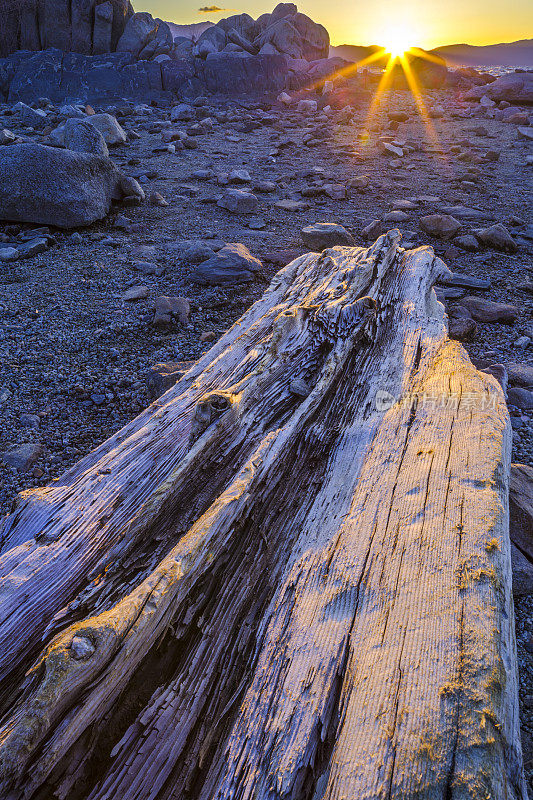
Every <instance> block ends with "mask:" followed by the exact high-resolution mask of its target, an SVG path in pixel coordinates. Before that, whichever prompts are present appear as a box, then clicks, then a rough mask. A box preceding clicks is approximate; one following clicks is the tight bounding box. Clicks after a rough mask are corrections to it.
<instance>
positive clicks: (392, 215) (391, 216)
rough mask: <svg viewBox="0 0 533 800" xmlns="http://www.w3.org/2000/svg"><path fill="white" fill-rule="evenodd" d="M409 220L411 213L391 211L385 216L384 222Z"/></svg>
mask: <svg viewBox="0 0 533 800" xmlns="http://www.w3.org/2000/svg"><path fill="white" fill-rule="evenodd" d="M408 220H409V214H406V213H405V211H389V212H388V214H385V216H384V217H383V221H384V222H407V221H408Z"/></svg>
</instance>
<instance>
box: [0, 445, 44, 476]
mask: <svg viewBox="0 0 533 800" xmlns="http://www.w3.org/2000/svg"><path fill="white" fill-rule="evenodd" d="M40 455H41V445H40V444H38V443H37V442H33V443H32V442H29V443H28V444H23V445H21V446H20V447H15V448H14V449H13V450H8V451H7V452H5V453H2V458H3V460H4V461H5V463H6V464H8V465H9V466H10V467H15V469H18V470H19V471H21V472H27V470H29V469H30V467H32V466H33V465H34V464H35V462H36V461H37V459H38V458H39V456H40Z"/></svg>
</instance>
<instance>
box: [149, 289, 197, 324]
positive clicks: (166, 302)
mask: <svg viewBox="0 0 533 800" xmlns="http://www.w3.org/2000/svg"><path fill="white" fill-rule="evenodd" d="M190 312H191V305H190V303H189V301H188V300H187V298H186V297H166V296H162V297H158V298H157V300H156V301H155V313H154V317H153V320H152V325H154V326H155V327H156V328H166V327H169V326H170V325H171V324H172V322H173V321H174V319H175V320H176V321H177V322H179V323H180V325H187V323H188V322H189V314H190Z"/></svg>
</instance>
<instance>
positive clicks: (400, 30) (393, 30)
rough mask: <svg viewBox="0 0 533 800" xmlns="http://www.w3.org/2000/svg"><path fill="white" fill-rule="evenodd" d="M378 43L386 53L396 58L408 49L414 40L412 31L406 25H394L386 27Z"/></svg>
mask: <svg viewBox="0 0 533 800" xmlns="http://www.w3.org/2000/svg"><path fill="white" fill-rule="evenodd" d="M380 44H381V45H382V46H383V47H384V48H385V50H386V51H387V53H390V54H391V56H393V57H394V58H397V57H398V56H403V54H404V53H405V52H406V51H407V50H409V49H410V48H411V47H413V45H414V44H415V42H414V41H413V31H412V29H411V28H409V27H407V26H406V25H394V26H392V25H391V27H390V28H387V29H386V30H385V31H384V32H383V34H382V35H381V41H380Z"/></svg>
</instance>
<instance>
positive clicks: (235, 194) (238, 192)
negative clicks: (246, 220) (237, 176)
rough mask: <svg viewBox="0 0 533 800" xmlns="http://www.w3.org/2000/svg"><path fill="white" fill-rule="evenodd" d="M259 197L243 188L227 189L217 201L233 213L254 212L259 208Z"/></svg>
mask: <svg viewBox="0 0 533 800" xmlns="http://www.w3.org/2000/svg"><path fill="white" fill-rule="evenodd" d="M257 204H258V202H257V197H256V196H255V194H251V192H245V191H243V190H242V189H226V191H225V192H224V194H223V196H222V197H221V198H220V200H219V201H218V202H217V205H218V206H219V207H220V208H225V209H226V210H227V211H230V212H231V213H232V214H253V212H254V211H255V210H256V208H257Z"/></svg>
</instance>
